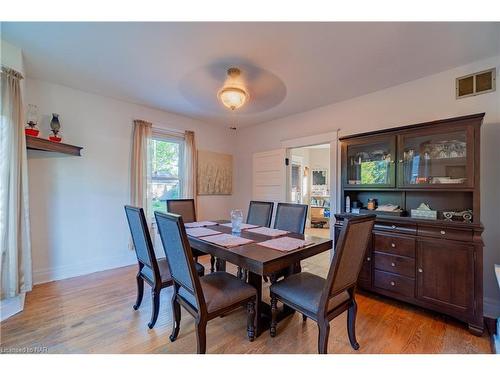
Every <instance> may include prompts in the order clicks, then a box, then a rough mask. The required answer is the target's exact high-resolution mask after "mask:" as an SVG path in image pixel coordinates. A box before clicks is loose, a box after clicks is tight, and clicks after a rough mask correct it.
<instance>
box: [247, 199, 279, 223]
mask: <svg viewBox="0 0 500 375" xmlns="http://www.w3.org/2000/svg"><path fill="white" fill-rule="evenodd" d="M273 208H274V202H260V201H250V204H249V206H248V215H247V224H252V225H258V226H260V227H271V219H272V217H273Z"/></svg>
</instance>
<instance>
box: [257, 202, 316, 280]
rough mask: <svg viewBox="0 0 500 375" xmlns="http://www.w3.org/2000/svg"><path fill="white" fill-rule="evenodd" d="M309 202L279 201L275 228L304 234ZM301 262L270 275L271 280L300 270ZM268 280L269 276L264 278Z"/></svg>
mask: <svg viewBox="0 0 500 375" xmlns="http://www.w3.org/2000/svg"><path fill="white" fill-rule="evenodd" d="M307 209H308V206H307V204H297V203H281V202H280V203H278V207H277V208H276V217H275V218H274V228H275V229H281V230H286V231H289V232H292V233H299V234H304V231H305V229H306V221H307ZM300 270H301V267H300V262H297V263H296V264H294V265H293V266H291V267H289V268H288V269H284V270H281V271H278V272H275V273H274V274H272V275H270V278H271V282H275V281H276V280H278V279H279V278H281V277H283V276H286V275H288V274H291V273H297V272H300ZM264 280H266V281H267V277H265V278H264Z"/></svg>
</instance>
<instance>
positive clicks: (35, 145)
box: [26, 136, 83, 156]
mask: <svg viewBox="0 0 500 375" xmlns="http://www.w3.org/2000/svg"><path fill="white" fill-rule="evenodd" d="M26 148H27V149H28V150H38V151H47V152H58V153H61V154H67V155H73V156H82V155H81V153H80V151H81V150H82V148H83V147H79V146H74V145H69V144H67V143H57V142H52V141H49V140H48V139H43V138H38V137H31V136H26Z"/></svg>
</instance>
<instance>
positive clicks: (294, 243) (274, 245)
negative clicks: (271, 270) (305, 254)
mask: <svg viewBox="0 0 500 375" xmlns="http://www.w3.org/2000/svg"><path fill="white" fill-rule="evenodd" d="M313 243H314V242H312V241H307V240H301V239H298V238H293V237H280V238H273V239H272V240H267V241H264V242H259V243H258V245H260V246H264V247H268V248H270V249H273V250H278V251H285V252H287V251H292V250H297V249H301V248H303V247H306V246H309V245H312V244H313Z"/></svg>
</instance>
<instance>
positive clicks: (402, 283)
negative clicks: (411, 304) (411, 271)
mask: <svg viewBox="0 0 500 375" xmlns="http://www.w3.org/2000/svg"><path fill="white" fill-rule="evenodd" d="M373 284H374V286H375V287H376V288H381V289H385V290H390V291H391V292H394V293H398V294H401V295H403V296H407V297H414V296H415V279H411V278H409V277H405V276H399V275H395V274H392V273H388V272H383V271H378V270H375V273H374V277H373Z"/></svg>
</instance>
